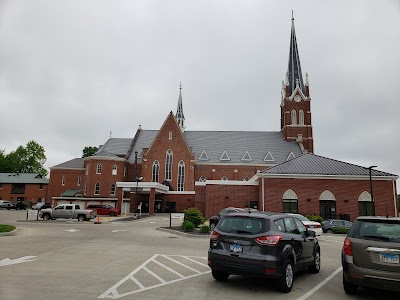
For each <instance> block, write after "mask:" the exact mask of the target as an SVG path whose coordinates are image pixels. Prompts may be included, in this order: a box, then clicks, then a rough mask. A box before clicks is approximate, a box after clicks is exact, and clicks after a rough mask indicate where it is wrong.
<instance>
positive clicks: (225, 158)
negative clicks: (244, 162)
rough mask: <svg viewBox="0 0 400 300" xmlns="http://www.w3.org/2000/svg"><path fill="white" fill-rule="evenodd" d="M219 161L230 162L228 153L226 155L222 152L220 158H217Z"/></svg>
mask: <svg viewBox="0 0 400 300" xmlns="http://www.w3.org/2000/svg"><path fill="white" fill-rule="evenodd" d="M219 160H231V159H230V157H229V155H228V153H226V151H224V152H223V153H222V155H221V157H220V158H219Z"/></svg>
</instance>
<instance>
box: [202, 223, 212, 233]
mask: <svg viewBox="0 0 400 300" xmlns="http://www.w3.org/2000/svg"><path fill="white" fill-rule="evenodd" d="M200 232H201V233H210V227H208V226H207V225H203V226H201V227H200Z"/></svg>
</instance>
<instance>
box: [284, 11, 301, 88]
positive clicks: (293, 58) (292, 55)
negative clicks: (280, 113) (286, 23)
mask: <svg viewBox="0 0 400 300" xmlns="http://www.w3.org/2000/svg"><path fill="white" fill-rule="evenodd" d="M286 76H287V80H288V83H289V93H290V94H292V93H293V92H294V90H295V89H296V85H297V84H298V85H299V88H300V89H301V91H302V92H303V93H304V94H305V91H306V90H305V88H304V81H303V75H302V73H301V65H300V57H299V50H298V48H297V39H296V31H295V29H294V18H293V11H292V30H291V33H290V50H289V63H288V70H287V74H286ZM289 96H290V95H289Z"/></svg>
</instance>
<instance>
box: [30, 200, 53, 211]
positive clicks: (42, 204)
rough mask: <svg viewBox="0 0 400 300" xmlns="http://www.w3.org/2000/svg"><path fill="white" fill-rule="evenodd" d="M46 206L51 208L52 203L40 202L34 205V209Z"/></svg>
mask: <svg viewBox="0 0 400 300" xmlns="http://www.w3.org/2000/svg"><path fill="white" fill-rule="evenodd" d="M45 208H51V204H50V203H45V202H39V203H36V204H35V205H33V206H32V209H35V210H41V209H45Z"/></svg>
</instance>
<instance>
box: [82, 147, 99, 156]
mask: <svg viewBox="0 0 400 300" xmlns="http://www.w3.org/2000/svg"><path fill="white" fill-rule="evenodd" d="M97 150H98V148H97V147H92V146H87V147H85V148H84V149H83V155H82V157H89V156H92V155H93V154H95V153H96V151H97Z"/></svg>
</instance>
